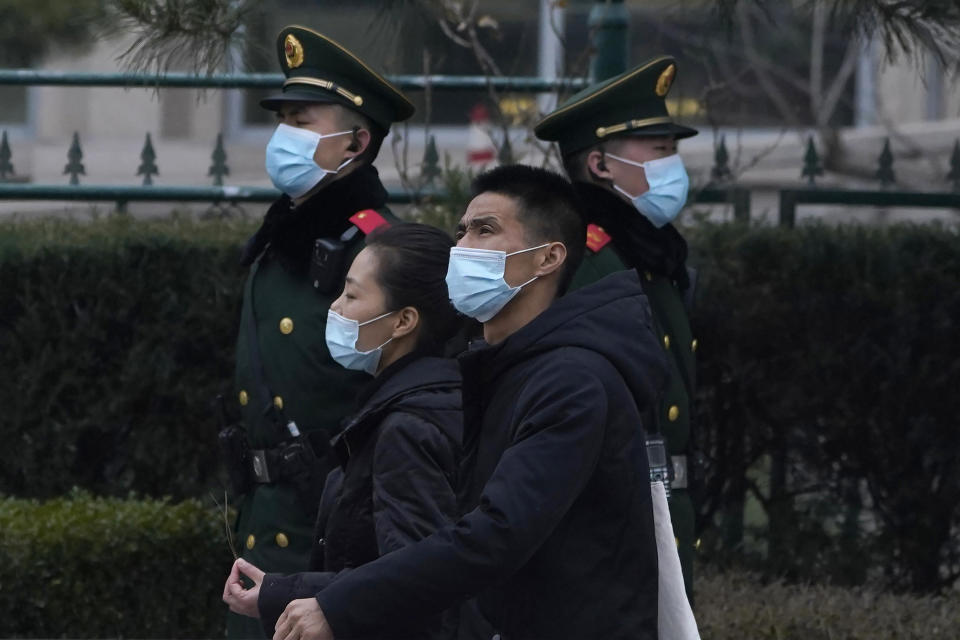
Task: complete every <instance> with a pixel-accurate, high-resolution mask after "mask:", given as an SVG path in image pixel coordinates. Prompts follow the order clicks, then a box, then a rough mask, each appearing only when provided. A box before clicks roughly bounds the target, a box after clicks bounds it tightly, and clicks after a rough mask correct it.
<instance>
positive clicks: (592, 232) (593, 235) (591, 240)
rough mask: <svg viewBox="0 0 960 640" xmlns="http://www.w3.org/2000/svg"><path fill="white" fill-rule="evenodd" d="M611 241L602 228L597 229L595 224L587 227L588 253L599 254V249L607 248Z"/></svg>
mask: <svg viewBox="0 0 960 640" xmlns="http://www.w3.org/2000/svg"><path fill="white" fill-rule="evenodd" d="M611 240H613V238H611V237H610V236H609V235H608V234H607V232H606V231H604V230H603V227H598V226H597V225H595V224H588V225H587V248H588V249H590V251H593V252H594V253H599V251H600V249H603V248H604V247H605V246H607V245H608V244H609V243H610V241H611Z"/></svg>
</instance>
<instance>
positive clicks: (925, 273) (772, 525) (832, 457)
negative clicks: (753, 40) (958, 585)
mask: <svg viewBox="0 0 960 640" xmlns="http://www.w3.org/2000/svg"><path fill="white" fill-rule="evenodd" d="M691 240H692V242H691V244H692V245H693V247H694V248H695V254H696V255H695V257H694V261H695V262H696V263H698V264H699V265H700V267H701V275H702V278H701V287H700V289H701V290H700V295H699V297H698V301H697V309H696V316H695V324H696V334H697V336H698V338H699V340H700V344H701V345H702V349H701V350H700V352H699V356H700V363H699V364H700V367H699V370H698V376H699V381H700V395H699V398H698V414H699V415H698V424H699V427H700V429H699V438H698V440H699V442H700V445H701V447H702V448H703V449H704V451H705V453H706V459H707V469H706V478H705V481H706V485H705V488H704V490H703V491H702V498H703V499H702V500H701V503H700V507H701V518H702V519H701V527H702V528H703V529H704V538H705V547H704V548H705V550H706V551H708V552H712V554H713V557H714V558H715V559H717V560H723V559H724V558H727V557H729V555H730V552H731V550H736V549H737V548H738V547H737V545H738V544H739V543H740V542H742V540H741V539H738V536H737V535H736V533H735V532H734V533H731V528H732V529H735V528H736V527H735V526H734V527H728V528H727V529H724V528H723V527H722V526H719V527H710V526H708V525H712V524H720V525H722V524H724V523H727V524H729V523H730V522H733V523H736V522H739V520H740V518H741V516H742V508H741V509H738V506H740V507H742V504H743V497H744V495H745V494H747V495H748V496H750V497H751V498H752V499H755V500H756V501H757V502H758V503H759V504H760V505H761V506H762V508H763V510H764V512H765V515H766V516H767V518H768V524H767V525H766V526H765V528H764V530H763V531H760V532H759V535H760V536H761V537H762V538H763V539H764V542H765V543H766V544H767V553H766V554H765V555H763V556H762V557H760V558H758V559H757V560H758V565H757V566H758V567H761V568H762V569H763V570H764V571H765V572H767V573H768V574H769V575H782V576H785V577H788V578H791V579H798V580H803V579H821V578H822V577H823V576H829V577H830V578H831V579H832V580H834V581H837V582H843V583H848V584H859V583H862V582H864V581H866V580H871V579H879V580H882V581H883V582H885V583H887V584H891V585H893V586H896V587H898V588H912V589H916V590H936V589H939V588H941V587H945V586H949V585H951V584H953V583H955V582H956V579H957V576H958V575H960V540H958V538H957V536H956V534H955V532H956V531H957V527H958V526H960V475H958V474H957V473H956V471H955V469H957V468H958V466H960V429H957V416H958V415H960V394H958V393H957V381H958V380H960V331H958V327H957V321H956V319H958V318H960V234H958V232H957V229H956V228H954V227H940V226H934V225H931V226H910V225H897V226H891V227H862V226H849V227H840V228H835V227H827V226H823V225H812V226H803V227H800V228H797V229H794V230H786V229H769V228H764V229H745V228H742V227H737V226H732V225H728V226H716V227H705V228H702V229H701V230H700V232H698V233H695V234H694V235H693V237H692V239H691ZM760 467H763V468H766V469H768V470H769V473H757V469H758V468H760ZM724 516H732V518H730V519H728V520H726V521H725V520H724Z"/></svg>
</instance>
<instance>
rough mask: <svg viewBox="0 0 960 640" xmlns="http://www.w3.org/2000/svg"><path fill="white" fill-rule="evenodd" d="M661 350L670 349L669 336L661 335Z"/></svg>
mask: <svg viewBox="0 0 960 640" xmlns="http://www.w3.org/2000/svg"><path fill="white" fill-rule="evenodd" d="M663 348H664V349H669V348H670V335H669V334H666V333H665V334H664V335H663Z"/></svg>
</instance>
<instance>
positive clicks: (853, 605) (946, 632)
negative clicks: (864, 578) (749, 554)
mask: <svg viewBox="0 0 960 640" xmlns="http://www.w3.org/2000/svg"><path fill="white" fill-rule="evenodd" d="M695 584H696V597H697V608H696V611H695V615H696V618H697V624H698V626H699V628H700V637H702V638H709V639H710V640H744V639H746V638H748V639H749V640H841V639H842V640H907V639H910V638H943V639H944V640H946V639H947V638H955V637H956V636H957V629H958V628H960V594H958V593H957V592H955V591H953V592H950V593H948V594H947V595H944V596H926V597H922V596H909V595H894V594H892V593H883V592H879V591H875V590H872V589H865V588H856V589H844V588H841V587H835V586H822V585H821V586H816V585H804V584H800V585H796V584H794V585H789V584H785V583H783V582H782V581H772V582H771V581H769V580H764V579H762V578H761V577H760V576H758V575H755V574H749V573H743V572H728V573H720V572H717V571H711V570H706V571H699V572H698V574H697V578H696V583H695Z"/></svg>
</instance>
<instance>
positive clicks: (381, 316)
mask: <svg viewBox="0 0 960 640" xmlns="http://www.w3.org/2000/svg"><path fill="white" fill-rule="evenodd" d="M396 312H397V311H396V309H394V310H393V311H387V312H386V313H381V314H380V315H379V316H377V317H376V318H370V319H369V320H367V321H365V322H358V323H357V326H358V327H362V326H363V325H365V324H370V323H371V322H376V321H377V320H379V319H380V318H386V317H387V316H388V315H390V314H391V313H396ZM334 313H336V312H334Z"/></svg>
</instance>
